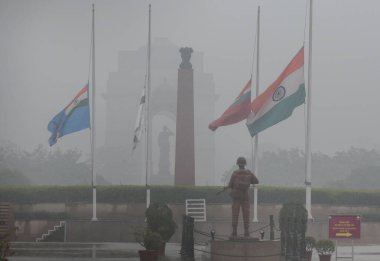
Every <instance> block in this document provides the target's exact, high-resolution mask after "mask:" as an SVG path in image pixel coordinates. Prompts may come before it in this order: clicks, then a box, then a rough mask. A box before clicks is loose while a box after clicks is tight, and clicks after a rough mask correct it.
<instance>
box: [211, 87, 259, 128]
mask: <svg viewBox="0 0 380 261" xmlns="http://www.w3.org/2000/svg"><path fill="white" fill-rule="evenodd" d="M251 82H252V79H250V80H249V81H248V82H247V84H246V85H245V86H244V88H243V90H241V92H240V93H239V95H238V96H237V97H236V99H235V100H234V102H233V103H232V104H231V105H230V107H228V108H227V110H225V112H224V113H223V114H222V116H220V117H219V118H218V119H216V120H214V121H213V122H211V123H210V125H209V126H208V127H209V129H210V130H212V131H215V130H216V129H217V128H218V127H220V126H225V125H231V124H234V123H238V122H240V121H242V120H245V119H246V118H247V116H248V115H249V113H250V112H251V107H250V104H251Z"/></svg>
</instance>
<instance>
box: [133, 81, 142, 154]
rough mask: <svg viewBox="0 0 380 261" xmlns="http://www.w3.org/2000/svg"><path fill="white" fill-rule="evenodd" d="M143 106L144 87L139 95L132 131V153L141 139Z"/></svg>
mask: <svg viewBox="0 0 380 261" xmlns="http://www.w3.org/2000/svg"><path fill="white" fill-rule="evenodd" d="M144 105H145V86H144V88H143V90H142V93H141V99H140V105H139V110H138V112H137V118H136V124H135V130H134V135H133V148H132V151H134V150H135V149H136V146H137V143H139V142H140V137H141V132H142V122H143V112H144Z"/></svg>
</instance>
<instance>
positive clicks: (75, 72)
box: [0, 0, 380, 178]
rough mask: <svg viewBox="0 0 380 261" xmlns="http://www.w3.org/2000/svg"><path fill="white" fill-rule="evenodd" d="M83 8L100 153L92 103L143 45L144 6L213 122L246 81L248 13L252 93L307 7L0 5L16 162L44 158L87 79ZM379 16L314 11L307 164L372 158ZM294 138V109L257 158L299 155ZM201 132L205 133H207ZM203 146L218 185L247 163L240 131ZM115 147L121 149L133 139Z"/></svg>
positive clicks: (299, 136)
mask: <svg viewBox="0 0 380 261" xmlns="http://www.w3.org/2000/svg"><path fill="white" fill-rule="evenodd" d="M92 3H94V4H95V27H96V29H95V30H96V31H95V36H96V49H95V52H96V87H97V89H96V92H97V97H96V112H97V115H96V146H102V145H103V144H104V142H105V130H106V126H105V122H106V121H105V118H106V106H105V100H104V99H103V98H102V94H105V93H106V88H107V81H108V79H109V75H110V73H112V72H115V71H117V70H118V55H119V52H120V51H125V50H132V51H134V50H137V49H139V48H140V47H142V46H144V45H146V42H147V37H148V32H147V28H148V5H149V3H151V4H152V38H157V37H164V38H167V39H169V41H170V42H172V43H174V44H175V45H178V46H190V47H192V48H193V49H194V50H195V51H198V52H202V53H203V55H204V60H203V62H204V71H205V72H207V73H210V74H212V76H213V81H214V84H215V93H216V95H217V97H218V99H217V100H216V103H215V118H217V117H219V116H220V115H221V114H222V113H223V111H224V110H225V109H226V108H227V107H228V106H229V105H230V104H231V103H232V102H233V99H234V98H235V97H236V96H237V94H238V93H239V92H240V90H241V89H242V88H243V86H244V84H245V83H246V82H247V81H248V79H249V77H250V75H251V73H252V53H253V48H254V38H255V31H256V19H257V18H256V16H257V7H258V6H260V8H261V28H260V30H261V34H260V75H259V79H260V81H259V87H260V90H261V91H262V90H264V89H265V88H266V87H267V86H268V85H269V84H270V83H272V82H273V81H274V80H275V79H276V77H277V76H278V75H279V74H280V73H281V71H282V70H283V69H284V68H285V66H286V65H287V64H288V63H289V62H290V60H291V59H292V57H293V56H294V55H295V54H296V52H297V51H298V50H299V48H300V47H301V46H302V45H303V43H304V41H306V42H305V47H307V45H308V39H307V34H308V25H307V24H306V25H305V20H307V15H308V14H307V3H308V1H306V0H293V1H280V0H278V1H274V0H273V1H269V0H263V1H253V0H246V1H245V0H244V1H243V0H242V1H227V0H225V1H220V0H213V1H211V0H210V1H204V0H195V1H175V0H172V1H169V0H158V1H151V2H149V1H140V0H139V1H138V0H134V1H124V0H123V1H122V0H120V1H116V0H107V1H106V0H103V1H84V0H80V1H78V0H64V1H63V0H54V1H47V0H45V1H40V0H33V1H29V0H25V1H21V0H12V1H11V0H0V34H1V41H0V142H1V144H6V143H7V142H9V141H10V142H12V143H15V144H16V145H17V146H19V147H20V148H21V149H25V150H33V149H34V148H36V147H37V146H38V145H39V144H42V145H43V146H46V147H48V142H47V140H48V138H49V136H50V133H49V132H48V131H47V124H48V122H49V121H50V120H51V119H52V117H54V115H56V114H57V113H58V112H59V111H61V110H62V109H63V108H64V107H65V106H66V105H67V103H68V102H69V101H70V100H71V99H72V98H73V97H74V95H75V94H76V93H77V92H78V91H79V89H80V88H81V87H83V86H84V85H85V84H86V82H87V81H88V78H89V56H90V37H91V15H92V11H91V4H92ZM379 14H380V2H378V1H376V0H365V1H363V0H361V1H360V0H318V1H314V21H313V56H312V58H313V59H312V88H313V89H312V94H313V96H312V129H311V135H312V144H311V148H312V151H313V152H323V153H326V154H333V153H335V152H336V151H341V150H347V149H349V148H350V147H352V146H354V147H363V148H367V149H372V148H374V149H380V135H378V132H379V123H378V112H379V109H378V104H379V102H378V95H377V93H378V88H379V86H380V80H379V77H378V72H379V68H380V37H379V34H378V28H379V25H380V20H379V19H380V18H379ZM305 35H306V37H305ZM306 50H308V49H306ZM178 56H179V53H178ZM307 57H308V56H307V55H306V59H307ZM307 61H308V60H306V61H305V63H307ZM254 79H255V75H254ZM142 81H143V79H142ZM138 99H139V98H137V99H136V115H137V110H138V107H137V106H138ZM210 102H214V101H212V100H210ZM133 124H134V119H133ZM305 126H306V118H305V106H300V107H298V108H296V109H295V111H294V113H293V115H292V116H291V117H290V118H289V119H287V120H285V121H283V122H280V123H279V124H277V125H275V126H273V127H271V128H270V129H268V130H265V131H264V132H262V133H260V136H259V139H260V145H259V146H260V148H263V147H264V148H268V147H271V146H276V147H279V148H284V149H287V148H300V149H301V150H303V149H304V146H305ZM204 128H205V131H209V130H208V129H207V125H205V126H204ZM213 135H214V137H215V151H216V155H215V171H216V172H217V173H222V172H224V171H226V170H228V169H230V167H231V166H232V165H233V164H234V162H235V159H236V157H238V156H240V155H249V154H250V151H251V138H250V135H249V133H248V130H247V127H246V126H245V123H244V122H241V123H238V124H235V125H231V126H226V127H220V128H219V129H218V130H216V132H215V133H214V134H213ZM125 138H126V139H129V140H132V136H131V137H127V136H126V137H125ZM1 144H0V145H1ZM57 148H60V149H62V150H68V149H73V148H77V149H79V150H81V151H83V152H86V153H88V152H89V150H90V139H89V131H88V130H83V131H80V132H77V133H74V134H70V135H67V136H65V137H63V138H62V139H60V140H59V141H58V143H57V144H56V145H54V146H53V147H52V148H51V150H55V149H57ZM125 156H126V157H129V155H125ZM210 164H214V162H211V163H210ZM105 178H107V177H106V176H105Z"/></svg>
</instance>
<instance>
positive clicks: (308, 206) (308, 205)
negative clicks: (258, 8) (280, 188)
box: [305, 0, 313, 219]
mask: <svg viewBox="0 0 380 261" xmlns="http://www.w3.org/2000/svg"><path fill="white" fill-rule="evenodd" d="M309 9H310V13H309V58H308V77H307V87H308V92H307V102H306V104H307V116H306V117H307V119H306V144H305V151H306V175H305V186H306V210H307V213H308V219H313V217H312V215H311V72H312V70H311V64H312V63H311V62H312V60H311V59H312V23H313V0H310V6H309Z"/></svg>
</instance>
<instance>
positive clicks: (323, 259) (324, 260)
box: [319, 255, 331, 261]
mask: <svg viewBox="0 0 380 261" xmlns="http://www.w3.org/2000/svg"><path fill="white" fill-rule="evenodd" d="M330 260H331V255H319V261H330Z"/></svg>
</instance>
